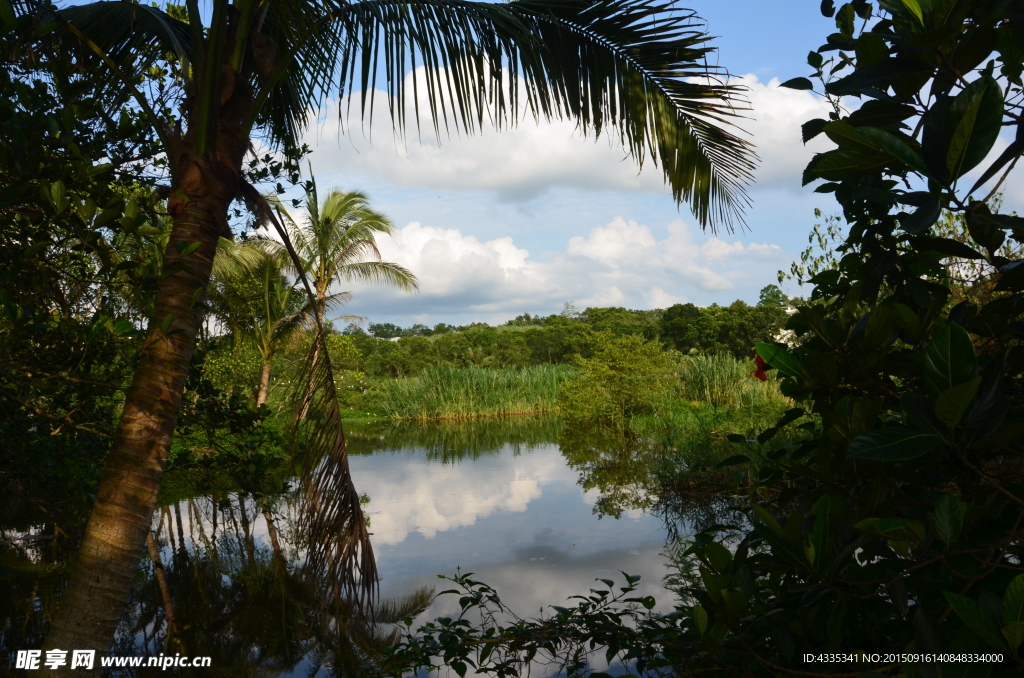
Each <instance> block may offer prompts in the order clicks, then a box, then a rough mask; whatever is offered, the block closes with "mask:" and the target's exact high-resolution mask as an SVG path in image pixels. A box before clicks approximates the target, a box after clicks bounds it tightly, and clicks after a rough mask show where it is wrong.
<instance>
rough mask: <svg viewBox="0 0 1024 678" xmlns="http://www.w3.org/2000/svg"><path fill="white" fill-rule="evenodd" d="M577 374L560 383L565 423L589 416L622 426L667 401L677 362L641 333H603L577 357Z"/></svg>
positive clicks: (586, 418) (585, 418)
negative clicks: (585, 353) (618, 335)
mask: <svg viewBox="0 0 1024 678" xmlns="http://www.w3.org/2000/svg"><path fill="white" fill-rule="evenodd" d="M576 367H577V368H578V371H577V373H576V377H575V378H574V379H572V380H571V381H569V382H566V384H565V385H564V386H563V387H562V390H561V392H560V393H559V396H558V404H559V407H560V409H561V411H562V416H563V417H565V418H566V420H568V421H582V420H593V421H600V422H604V423H607V424H611V425H614V426H616V427H618V428H620V429H621V428H623V427H624V426H625V425H626V423H627V421H628V420H629V419H630V418H632V417H635V416H638V415H643V414H651V413H652V412H654V411H655V409H656V408H657V407H658V406H659V404H661V403H662V402H663V401H664V400H665V396H666V394H667V393H668V390H669V389H670V387H671V383H672V378H673V375H674V372H675V365H674V364H673V362H672V360H671V358H670V357H669V356H668V354H666V353H665V352H664V351H662V349H661V346H660V345H659V344H658V343H656V342H652V341H645V340H644V339H642V338H641V337H636V336H627V337H622V338H616V339H613V338H612V337H611V335H607V334H605V335H603V336H602V337H601V340H600V341H598V342H596V346H595V348H594V355H593V356H592V357H590V358H582V357H580V358H577V359H576Z"/></svg>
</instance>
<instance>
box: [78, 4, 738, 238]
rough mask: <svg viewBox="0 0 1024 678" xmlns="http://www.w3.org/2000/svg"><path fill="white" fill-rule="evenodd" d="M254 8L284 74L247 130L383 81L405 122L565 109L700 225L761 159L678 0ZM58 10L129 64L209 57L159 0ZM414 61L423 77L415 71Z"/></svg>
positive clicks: (365, 92) (397, 118)
mask: <svg viewBox="0 0 1024 678" xmlns="http://www.w3.org/2000/svg"><path fill="white" fill-rule="evenodd" d="M218 1H220V0H218ZM252 4H253V5H257V3H252ZM254 11H257V13H258V15H259V18H260V21H257V22H256V23H255V24H254V27H255V28H258V29H259V31H260V33H259V35H262V36H265V37H266V38H269V40H270V41H271V43H270V44H273V46H274V48H273V50H270V51H272V52H273V54H272V55H270V56H268V60H269V63H270V65H271V66H273V71H272V72H269V73H265V74H262V75H256V74H253V75H252V76H251V77H252V82H253V84H254V85H255V86H257V87H258V88H259V93H258V95H257V96H256V100H255V103H254V105H253V108H252V111H251V112H250V122H249V126H250V127H252V126H256V127H258V128H261V129H263V131H264V133H265V135H266V136H267V137H268V141H270V142H271V143H281V144H284V145H285V146H289V147H294V146H296V145H298V143H299V134H300V133H301V131H302V129H303V128H304V126H305V124H306V122H307V121H308V116H309V114H310V111H311V110H312V109H313V108H314V107H316V106H317V105H319V104H320V102H321V101H322V100H323V98H324V97H325V96H327V95H336V96H340V97H342V98H345V99H347V100H348V101H349V103H350V106H349V107H348V108H346V109H345V112H346V114H348V115H350V114H351V113H352V108H351V103H352V102H354V101H355V100H356V99H358V102H359V106H358V112H359V113H361V114H362V115H363V116H367V117H369V116H371V115H372V111H373V106H372V103H373V98H374V93H375V91H376V90H375V87H376V85H377V84H378V79H379V78H381V77H383V78H384V80H385V81H386V83H387V86H386V88H387V94H388V97H389V101H388V106H389V110H390V112H391V116H392V120H393V122H394V125H395V127H396V129H397V130H398V131H399V132H404V131H405V129H406V127H407V125H408V124H409V123H410V122H413V123H414V124H415V125H416V127H417V129H419V127H420V125H421V124H422V123H423V122H426V123H428V124H430V125H432V126H433V127H434V129H435V131H436V132H437V133H440V132H441V131H442V130H445V131H448V132H449V133H450V132H451V131H459V132H467V133H472V132H475V131H477V130H478V129H479V128H480V127H482V126H483V125H484V124H486V123H490V124H493V125H495V126H497V127H498V128H502V127H506V126H509V125H514V124H516V123H517V122H518V120H519V119H520V118H521V117H522V116H523V115H530V116H532V117H535V118H552V117H565V118H568V119H571V120H575V121H576V122H577V123H578V124H579V125H580V128H581V129H582V130H583V131H585V132H593V133H594V134H596V135H600V134H602V133H604V132H605V131H606V130H608V129H609V128H612V129H614V130H615V131H616V133H617V135H618V138H619V141H620V142H621V143H622V144H623V146H624V148H625V149H626V150H627V151H628V153H629V154H630V155H631V156H632V157H634V158H635V159H636V160H637V162H638V163H640V164H642V163H643V162H645V161H646V160H647V159H650V160H653V161H655V162H657V163H660V164H661V166H662V171H663V173H664V176H665V180H666V181H667V183H668V184H669V185H670V187H671V190H672V193H673V196H674V197H675V198H676V200H677V201H680V202H683V201H685V202H687V203H689V204H690V206H691V208H692V209H693V212H694V214H695V215H696V217H697V219H698V221H699V222H700V224H701V225H702V226H706V227H711V228H713V229H714V228H716V227H718V226H722V227H725V228H731V227H732V226H733V225H735V224H737V223H742V212H743V210H744V208H745V207H746V206H747V204H748V199H747V198H746V194H745V187H746V185H747V184H748V183H749V182H750V181H751V177H752V174H751V173H752V171H753V169H754V166H755V156H754V154H753V150H752V147H751V145H750V144H749V143H748V142H747V141H746V140H744V139H742V138H741V137H740V136H738V135H737V133H736V131H735V128H733V127H732V123H733V121H734V120H735V118H736V116H737V108H736V106H737V105H738V104H739V105H742V100H741V99H740V94H741V92H742V89H741V88H739V87H736V86H733V85H729V84H725V83H723V82H721V81H722V80H723V79H724V78H725V77H726V75H727V74H726V73H725V72H724V71H722V70H721V69H718V68H716V67H712V66H709V65H708V64H707V56H708V54H709V53H710V52H711V51H712V50H713V48H712V47H711V46H710V45H709V40H710V38H709V37H708V35H707V34H706V33H705V32H704V26H703V24H702V23H701V22H700V20H699V19H698V18H697V17H696V15H695V14H694V13H693V12H690V11H688V10H682V9H679V8H677V7H676V5H675V4H674V3H673V2H670V1H662V0H639V1H634V0H515V1H513V2H509V3H484V2H470V1H466V0H416V1H415V2H399V1H396V0H370V1H364V2H352V3H347V2H338V1H337V0H335V1H333V2H326V3H324V2H313V1H311V0H265V1H264V2H263V3H259V4H258V7H257V8H256V9H255V10H254ZM59 15H60V16H61V17H62V18H64V19H65V20H66V21H68V22H69V23H72V24H73V25H74V26H75V27H76V28H78V29H79V30H80V31H82V33H84V34H85V35H87V36H88V37H89V38H90V39H91V40H92V41H93V42H94V43H95V44H96V45H97V46H98V47H100V48H101V49H103V50H104V51H105V52H106V53H107V54H108V56H110V58H111V59H113V60H114V61H115V62H116V63H118V64H128V63H129V62H131V63H132V64H134V63H135V61H136V60H138V59H139V55H140V54H153V55H155V54H156V52H155V51H154V50H149V51H148V52H147V50H145V49H143V47H144V46H145V45H148V44H150V43H153V42H156V44H159V46H160V48H161V50H166V51H169V52H172V53H174V54H177V55H178V56H179V57H183V58H186V59H192V60H193V61H198V62H199V66H197V69H200V68H201V64H202V60H203V54H193V51H194V50H193V49H192V46H191V45H192V40H193V38H192V37H190V36H191V35H194V31H192V32H190V29H189V26H188V25H187V24H185V23H184V22H181V21H177V20H175V19H172V18H170V17H168V16H167V15H166V14H164V13H163V12H162V11H161V10H158V9H156V8H152V7H146V6H144V5H136V4H132V3H127V2H97V3H91V4H88V5H81V6H77V7H70V8H67V9H64V10H61V11H60V12H59ZM225 21H227V19H225ZM211 30H213V29H212V28H211ZM271 57H272V58H271ZM146 58H147V59H151V58H155V56H154V57H146ZM137 65H143V64H137ZM419 66H424V67H425V68H424V70H423V74H422V77H421V78H408V77H406V76H407V74H408V73H409V71H410V69H415V68H417V67H419ZM268 67H269V66H268ZM421 103H422V104H423V105H422V106H421ZM410 116H412V117H413V120H412V121H410V120H409V117H410ZM421 116H426V118H427V120H425V121H421V119H420V118H421Z"/></svg>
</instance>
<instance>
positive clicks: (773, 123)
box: [305, 71, 828, 201]
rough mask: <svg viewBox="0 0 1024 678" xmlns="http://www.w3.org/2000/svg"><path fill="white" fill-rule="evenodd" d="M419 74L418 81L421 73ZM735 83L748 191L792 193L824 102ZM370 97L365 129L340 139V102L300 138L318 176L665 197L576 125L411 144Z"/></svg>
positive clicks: (517, 193)
mask: <svg viewBox="0 0 1024 678" xmlns="http://www.w3.org/2000/svg"><path fill="white" fill-rule="evenodd" d="M417 74H418V76H419V77H422V72H421V71H417ZM407 77H409V78H412V77H415V76H414V75H413V74H410V75H409V76H407ZM736 82H737V83H739V84H744V85H746V86H747V87H748V89H749V91H748V94H747V96H748V99H749V101H750V104H751V108H752V110H751V111H749V112H747V113H746V115H747V119H741V120H740V121H739V126H740V127H741V128H743V129H745V130H746V131H747V132H749V133H750V138H752V140H753V142H754V144H755V145H756V146H757V150H758V154H759V155H760V157H761V165H760V167H759V169H758V170H757V172H756V178H757V184H756V185H755V186H754V187H753V190H755V191H756V190H757V189H759V188H779V187H785V188H788V189H792V190H798V189H799V188H800V173H801V171H802V170H803V168H804V166H805V165H806V164H807V162H808V160H809V159H810V157H811V155H812V154H813V152H814V148H815V147H816V146H817V144H819V143H821V141H820V140H817V141H816V142H812V143H811V144H809V147H804V146H803V143H802V141H801V139H800V124H801V123H802V122H804V121H806V120H809V119H811V118H814V117H824V116H826V115H827V112H828V105H827V104H826V103H824V102H823V101H821V100H820V99H818V98H817V97H815V96H814V95H813V94H811V93H809V92H805V91H796V90H790V89H783V88H780V87H779V86H778V80H777V79H772V80H771V81H769V82H768V83H762V82H760V81H759V80H758V78H757V76H755V75H745V76H742V77H740V78H737V79H736ZM375 94H376V96H375V98H374V100H375V104H374V106H375V111H374V120H375V121H376V122H375V123H374V125H373V127H372V129H371V128H369V127H367V128H365V129H364V128H362V127H360V126H359V125H358V124H356V125H354V126H352V129H350V130H349V131H348V133H347V134H346V135H344V136H339V134H338V124H337V121H338V120H339V112H338V105H337V103H333V104H332V105H331V106H329V107H328V109H327V110H326V111H324V112H323V115H322V120H323V121H324V122H323V123H322V124H321V125H314V126H312V127H311V128H310V130H309V131H308V132H307V134H306V139H305V141H306V142H307V143H309V144H310V146H311V147H312V148H313V149H314V155H313V161H314V164H315V166H316V169H317V172H318V173H334V172H360V173H365V174H369V175H372V176H374V177H377V178H379V179H383V180H385V181H387V182H389V183H391V184H397V185H405V186H414V187H418V188H426V189H440V190H448V189H457V190H484V191H489V192H493V193H495V194H497V196H498V197H499V198H500V199H502V200H509V201H525V200H530V199H533V198H536V197H537V196H539V195H541V194H542V193H544V192H545V191H547V190H548V189H550V188H553V187H571V188H583V189H589V190H609V189H610V190H618V191H644V192H661V193H664V192H665V191H666V190H667V189H666V188H665V184H664V181H663V179H662V174H661V170H660V168H659V167H656V166H655V165H654V164H653V163H650V162H648V163H646V164H645V165H644V168H643V170H642V171H641V170H640V169H639V167H638V166H637V165H636V163H635V162H634V161H633V160H632V159H630V158H629V157H628V155H627V154H626V152H625V151H624V150H623V149H622V147H621V146H620V144H619V143H618V141H617V139H615V136H614V131H611V132H612V133H611V134H607V135H606V138H602V139H599V140H595V139H593V137H587V136H585V135H584V134H582V133H581V132H580V131H579V129H578V128H577V125H576V124H575V123H574V122H571V121H568V120H553V121H543V122H540V123H537V122H535V121H533V120H532V119H531V118H529V117H526V118H525V119H524V120H523V122H522V123H521V124H520V125H519V126H518V127H515V128H512V129H508V130H505V131H503V132H497V131H495V130H494V129H493V128H492V127H486V126H485V127H484V129H483V131H482V132H480V133H478V134H476V135H473V136H461V135H456V134H455V133H452V134H451V135H450V136H449V135H446V134H444V133H442V134H441V135H440V137H438V135H436V134H435V133H434V131H433V129H432V127H429V126H425V127H424V128H423V130H422V133H421V135H420V136H417V134H416V132H415V125H414V124H413V123H410V133H409V138H408V140H406V141H401V140H396V139H395V138H394V137H393V135H392V131H391V123H390V118H389V114H388V111H387V105H388V104H387V94H386V93H384V92H380V91H378V92H376V93H375ZM410 105H411V104H410ZM422 106H424V107H425V106H426V104H425V103H424V104H422ZM346 117H347V114H346ZM426 119H427V117H426V116H424V120H426ZM371 140H372V143H371Z"/></svg>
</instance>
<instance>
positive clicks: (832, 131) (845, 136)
mask: <svg viewBox="0 0 1024 678" xmlns="http://www.w3.org/2000/svg"><path fill="white" fill-rule="evenodd" d="M825 134H826V135H827V136H828V138H829V139H831V140H832V141H834V142H835V143H836V145H837V146H839V148H842V149H846V150H850V151H855V152H859V153H873V152H875V151H877V150H879V149H878V145H877V144H875V143H874V142H872V141H871V140H870V139H868V138H866V137H864V136H862V135H861V133H860V130H859V129H858V128H856V127H854V126H852V125H850V124H849V123H847V122H844V121H842V120H834V121H832V122H830V123H828V124H827V125H825Z"/></svg>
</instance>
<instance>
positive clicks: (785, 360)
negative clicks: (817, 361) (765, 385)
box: [754, 343, 804, 377]
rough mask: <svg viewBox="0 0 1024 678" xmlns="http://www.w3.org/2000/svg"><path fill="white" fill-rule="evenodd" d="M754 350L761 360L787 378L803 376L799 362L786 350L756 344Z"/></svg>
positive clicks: (770, 345)
mask: <svg viewBox="0 0 1024 678" xmlns="http://www.w3.org/2000/svg"><path fill="white" fill-rule="evenodd" d="M754 348H755V349H756V350H757V354H758V355H759V356H761V359H762V360H764V361H765V362H766V363H768V364H769V365H771V366H772V367H774V368H775V369H777V370H778V371H779V372H781V373H782V374H784V375H786V376H787V377H799V376H801V375H802V374H803V372H804V370H803V366H802V365H800V361H799V360H797V359H796V357H795V356H794V355H793V354H792V353H790V352H789V351H787V350H786V349H784V348H781V347H779V346H774V345H772V344H764V343H758V344H756V345H755V346H754Z"/></svg>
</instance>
